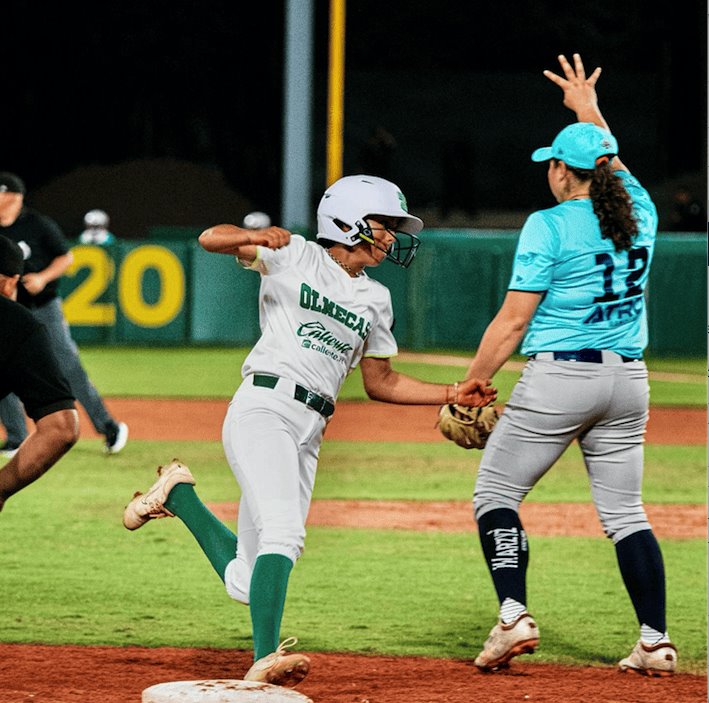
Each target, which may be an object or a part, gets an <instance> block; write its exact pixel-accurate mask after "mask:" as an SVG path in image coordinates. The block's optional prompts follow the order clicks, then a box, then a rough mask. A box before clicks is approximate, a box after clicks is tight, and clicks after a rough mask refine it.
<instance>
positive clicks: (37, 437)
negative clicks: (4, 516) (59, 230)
mask: <svg viewBox="0 0 709 703" xmlns="http://www.w3.org/2000/svg"><path fill="white" fill-rule="evenodd" d="M23 265H24V262H23V256H22V250H21V249H20V247H19V246H18V245H17V244H15V243H14V242H12V241H10V240H9V239H7V237H3V236H0V328H2V330H3V343H2V345H0V397H2V396H5V395H6V394H7V393H9V392H12V393H15V394H17V396H18V397H19V398H20V400H21V401H22V402H23V403H24V406H25V408H26V409H27V414H28V415H29V416H30V417H31V418H32V420H33V421H34V423H35V428H36V429H35V431H34V432H32V433H31V434H30V435H29V436H28V437H27V439H25V440H24V442H22V444H21V445H20V447H19V449H18V450H17V452H15V454H14V456H13V457H12V458H11V459H10V461H8V462H7V464H5V466H3V468H2V469H0V510H2V508H3V506H4V504H5V501H6V500H7V499H8V498H9V497H10V496H12V495H14V494H15V493H17V492H18V491H19V490H21V489H22V488H24V487H25V486H27V485H29V484H30V483H32V482H33V481H36V480H37V479H38V478H39V477H40V476H42V474H44V473H45V472H46V471H47V470H48V469H49V468H51V467H52V466H53V465H54V464H56V462H57V461H58V460H59V459H60V458H61V457H62V456H64V454H66V452H68V451H69V449H71V447H73V446H74V444H75V443H76V440H77V439H78V437H79V415H78V413H77V412H76V407H75V404H74V397H73V396H72V394H71V390H70V389H69V384H68V383H67V381H66V379H65V378H64V376H63V375H62V373H61V371H60V370H59V366H58V364H57V362H56V360H55V357H54V353H53V351H52V346H51V343H50V341H49V336H48V335H47V332H46V330H45V328H44V326H43V325H42V324H41V323H40V322H38V321H37V320H36V319H35V318H34V316H33V315H32V314H31V313H30V312H29V311H28V310H26V309H25V308H24V307H22V305H19V304H18V303H17V302H15V298H16V297H17V285H18V282H19V280H20V275H21V273H22V269H23Z"/></svg>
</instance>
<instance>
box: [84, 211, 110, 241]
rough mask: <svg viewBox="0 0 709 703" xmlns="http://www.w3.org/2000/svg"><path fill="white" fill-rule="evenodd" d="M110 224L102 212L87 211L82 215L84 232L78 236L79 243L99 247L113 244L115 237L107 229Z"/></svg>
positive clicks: (105, 214) (106, 215)
mask: <svg viewBox="0 0 709 703" xmlns="http://www.w3.org/2000/svg"><path fill="white" fill-rule="evenodd" d="M110 224H111V221H110V219H109V217H108V214H107V213H106V212H105V211H104V210H98V209H96V210H89V211H88V212H87V213H86V214H85V215H84V231H83V232H82V233H81V234H80V235H79V243H80V244H96V245H98V246H101V247H104V246H109V245H110V244H113V243H114V242H115V241H116V237H115V236H114V235H113V234H112V233H111V232H110V231H109V229H108V228H109V226H110Z"/></svg>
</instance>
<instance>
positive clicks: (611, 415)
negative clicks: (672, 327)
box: [473, 358, 651, 543]
mask: <svg viewBox="0 0 709 703" xmlns="http://www.w3.org/2000/svg"><path fill="white" fill-rule="evenodd" d="M648 402H649V386H648V381H647V368H646V366H645V363H644V362H643V361H632V362H626V363H623V362H622V361H620V358H619V359H618V360H617V361H616V362H611V363H603V364H592V363H585V362H577V361H541V360H530V361H529V362H528V363H527V365H526V366H525V369H524V372H523V374H522V377H521V378H520V380H519V381H518V383H517V385H516V386H515V388H514V390H513V392H512V395H511V397H510V399H509V402H508V403H507V404H506V406H505V410H504V412H503V413H502V415H501V417H500V420H499V422H498V423H497V425H496V426H495V429H494V430H493V432H492V434H491V435H490V438H489V440H488V443H487V446H486V448H485V450H484V453H483V456H482V460H481V462H480V469H479V471H478V478H477V481H476V485H475V492H474V497H473V504H474V508H475V517H476V519H477V518H479V517H480V516H481V515H484V514H485V513H487V512H489V511H490V510H495V509H497V508H510V509H512V510H515V511H518V509H519V505H520V503H521V502H522V500H523V499H524V498H525V497H526V495H527V494H528V493H529V492H530V491H531V490H532V488H533V487H534V486H535V485H536V483H537V482H538V481H539V479H541V477H542V476H544V474H545V473H546V472H547V471H548V470H549V468H550V467H551V466H552V465H553V464H554V463H555V462H556V460H557V459H558V458H559V457H560V456H561V454H562V453H563V452H564V450H565V449H566V448H567V447H568V446H569V444H571V442H572V441H573V440H575V439H576V440H578V442H579V445H580V447H581V451H582V453H583V457H584V461H585V464H586V470H587V473H588V477H589V481H590V484H591V493H592V496H593V501H594V504H595V506H596V510H597V512H598V516H599V518H600V521H601V524H602V526H603V529H604V531H605V533H606V535H607V536H608V537H610V538H612V540H613V542H614V543H618V542H619V541H620V540H622V539H624V538H625V537H628V536H629V535H631V534H633V533H634V532H638V531H640V530H649V529H651V527H650V524H649V523H648V521H647V517H646V515H645V510H644V507H643V503H642V497H641V487H642V474H643V442H644V435H645V426H646V424H647V418H648Z"/></svg>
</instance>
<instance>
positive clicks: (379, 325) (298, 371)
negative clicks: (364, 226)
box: [241, 235, 398, 402]
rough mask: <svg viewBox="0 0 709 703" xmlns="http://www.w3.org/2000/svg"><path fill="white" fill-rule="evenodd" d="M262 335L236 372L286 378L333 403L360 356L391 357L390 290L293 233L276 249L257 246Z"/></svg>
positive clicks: (393, 349) (394, 348)
mask: <svg viewBox="0 0 709 703" xmlns="http://www.w3.org/2000/svg"><path fill="white" fill-rule="evenodd" d="M247 268H250V269H252V270H255V271H258V272H259V273H260V274H261V288H260V291H259V324H260V327H261V337H260V338H259V340H258V342H257V343H256V345H255V346H254V348H253V349H252V350H251V352H250V353H249V355H248V356H247V357H246V360H245V361H244V365H243V366H242V369H241V373H242V377H244V378H245V377H246V376H248V375H249V374H252V373H264V374H272V375H274V376H281V377H283V378H288V379H290V380H292V381H295V382H296V383H299V384H301V385H303V386H305V387H306V388H308V389H309V390H311V391H314V392H316V393H318V394H319V395H322V396H324V397H325V398H329V399H330V400H332V401H333V402H334V400H335V399H336V398H337V394H338V393H339V391H340V388H341V386H342V384H343V382H344V380H345V378H346V377H347V375H348V374H349V373H350V371H352V369H354V368H355V367H356V366H357V364H358V363H359V361H360V359H361V358H362V356H372V357H391V356H394V355H395V354H396V353H397V351H398V349H397V345H396V340H395V339H394V335H393V334H392V332H391V328H392V326H393V324H394V313H393V310H392V305H391V295H390V293H389V290H388V289H387V288H386V287H385V286H383V285H382V284H381V283H379V282H378V281H374V280H373V279H371V278H369V276H367V275H366V274H365V273H362V274H361V275H360V276H357V277H355V278H352V277H351V276H349V275H348V274H347V273H346V272H345V271H343V270H342V269H341V268H340V266H338V265H337V263H335V262H334V261H333V260H332V259H331V258H330V257H329V256H328V254H327V251H326V249H324V248H323V247H321V246H320V245H319V244H317V243H315V242H311V241H306V240H305V239H304V238H303V237H301V236H299V235H293V236H292V237H291V240H290V242H289V244H288V245H287V246H285V247H282V248H281V249H275V250H273V249H268V248H266V247H261V246H259V247H257V256H256V260H255V261H254V262H253V264H251V265H250V266H247Z"/></svg>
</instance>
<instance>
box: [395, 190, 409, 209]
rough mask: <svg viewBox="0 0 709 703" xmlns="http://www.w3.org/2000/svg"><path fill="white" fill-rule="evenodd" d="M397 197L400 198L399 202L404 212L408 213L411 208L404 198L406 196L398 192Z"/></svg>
mask: <svg viewBox="0 0 709 703" xmlns="http://www.w3.org/2000/svg"><path fill="white" fill-rule="evenodd" d="M397 195H398V196H399V202H400V203H401V209H402V210H403V211H404V212H408V211H409V206H408V205H407V204H406V198H405V197H404V194H403V193H402V192H401V191H398V192H397Z"/></svg>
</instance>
